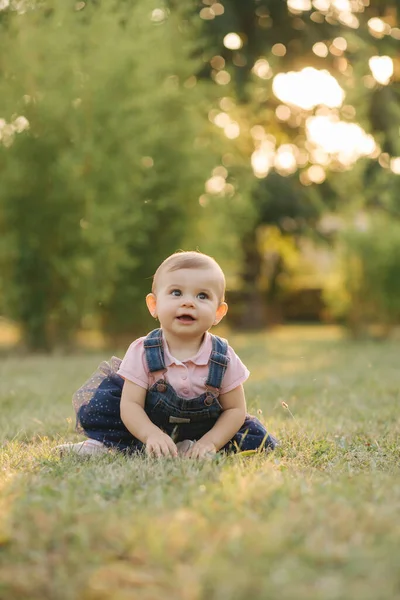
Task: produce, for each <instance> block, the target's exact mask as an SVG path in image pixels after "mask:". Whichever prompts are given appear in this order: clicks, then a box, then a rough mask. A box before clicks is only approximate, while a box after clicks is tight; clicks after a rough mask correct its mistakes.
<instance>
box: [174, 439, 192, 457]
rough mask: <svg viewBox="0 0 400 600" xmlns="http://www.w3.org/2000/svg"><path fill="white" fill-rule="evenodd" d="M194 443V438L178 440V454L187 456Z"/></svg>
mask: <svg viewBox="0 0 400 600" xmlns="http://www.w3.org/2000/svg"><path fill="white" fill-rule="evenodd" d="M193 445H194V441H193V440H183V441H182V442H178V443H177V444H176V447H177V448H178V455H179V456H185V454H186V452H187V451H188V450H190V448H191V447H192V446H193Z"/></svg>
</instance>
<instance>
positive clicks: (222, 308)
mask: <svg viewBox="0 0 400 600" xmlns="http://www.w3.org/2000/svg"><path fill="white" fill-rule="evenodd" d="M227 312H228V305H227V303H226V302H221V304H220V305H219V306H218V308H217V312H216V314H215V319H214V325H218V323H219V322H220V321H222V319H223V318H224V316H225V315H226V313H227Z"/></svg>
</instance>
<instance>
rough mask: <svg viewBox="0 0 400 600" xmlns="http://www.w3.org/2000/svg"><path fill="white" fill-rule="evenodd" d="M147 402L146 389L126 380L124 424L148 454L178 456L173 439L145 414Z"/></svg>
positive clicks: (123, 409)
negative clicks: (144, 446)
mask: <svg viewBox="0 0 400 600" xmlns="http://www.w3.org/2000/svg"><path fill="white" fill-rule="evenodd" d="M145 400H146V390H145V388H143V387H141V386H140V385H136V383H133V382H132V381H129V380H128V379H125V382H124V387H123V388H122V396H121V419H122V422H123V423H124V425H125V427H126V428H127V429H128V430H129V431H130V432H131V434H132V435H134V436H135V438H137V439H138V440H140V441H141V442H143V443H144V444H145V445H146V452H147V454H153V455H155V456H177V455H178V451H177V448H176V445H175V444H174V442H173V441H172V439H171V438H170V437H169V436H168V435H167V434H166V433H164V432H163V431H161V429H160V428H159V427H157V425H154V423H152V422H151V421H150V419H149V417H148V416H147V414H146V413H145V410H144V403H145ZM235 433H236V432H235Z"/></svg>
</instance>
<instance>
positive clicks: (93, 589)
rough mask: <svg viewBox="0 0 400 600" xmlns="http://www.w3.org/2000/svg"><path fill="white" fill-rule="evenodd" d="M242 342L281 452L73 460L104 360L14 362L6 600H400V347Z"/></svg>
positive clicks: (5, 401)
mask: <svg viewBox="0 0 400 600" xmlns="http://www.w3.org/2000/svg"><path fill="white" fill-rule="evenodd" d="M230 341H231V343H232V345H234V347H235V349H236V351H237V352H238V354H239V355H240V356H241V357H242V359H243V360H244V362H245V363H246V364H247V365H248V366H249V367H250V369H251V371H252V376H251V379H250V380H249V382H248V383H247V384H246V395H247V399H248V405H249V409H250V411H251V412H253V413H257V412H258V414H259V417H260V418H261V419H262V420H265V422H266V423H267V425H268V428H269V430H270V431H271V432H273V433H274V434H275V435H277V436H278V437H279V438H280V439H281V447H280V448H279V450H278V451H276V452H275V453H274V454H272V455H270V456H267V457H264V456H256V457H248V458H240V457H236V458H223V457H220V458H218V459H217V460H215V461H213V462H209V463H200V464H199V463H196V462H192V461H189V460H182V459H180V460H172V459H169V460H166V459H164V460H161V461H156V460H150V459H143V458H131V459H127V458H125V457H123V456H116V457H114V456H109V455H107V456H102V457H98V458H92V459H89V460H86V461H85V460H79V459H77V458H74V457H67V458H64V459H62V460H61V459H60V458H58V456H57V455H56V454H55V453H54V451H53V448H54V446H55V445H57V444H58V443H61V442H63V441H68V440H77V439H80V438H78V437H77V436H76V434H75V433H74V431H73V424H74V423H73V413H72V408H71V404H70V397H71V395H72V392H73V391H74V389H75V387H77V386H78V385H79V384H80V383H81V382H83V381H84V380H85V379H86V378H87V377H88V375H89V374H90V373H91V372H92V371H93V370H94V369H95V367H96V366H97V364H98V362H100V361H101V360H102V359H103V358H104V353H101V354H99V353H97V354H94V353H92V354H82V355H80V356H73V357H52V358H49V357H44V356H37V357H22V358H17V357H9V358H3V360H2V363H1V367H0V369H1V377H0V406H1V411H0V454H1V458H0V462H1V471H0V598H1V599H2V600H19V599H22V598H28V599H29V600H36V599H37V600H39V599H40V600H44V599H49V600H50V599H51V600H72V599H74V600H75V599H79V600H128V599H132V598H133V599H138V600H158V599H160V600H161V599H162V600H170V599H171V600H172V599H174V600H203V599H207V600H242V599H246V600H247V599H249V600H258V599H263V600H264V599H268V598H280V600H291V599H293V598H296V599H298V600H339V599H340V600H346V599H356V600H358V599H363V600H376V599H377V598H378V599H382V600H388V599H392V598H399V597H400V570H399V567H398V549H399V543H400V521H399V514H400V478H399V459H400V446H399V434H400V419H399V396H400V391H399V390H400V369H399V359H398V357H399V354H400V343H399V342H396V341H391V342H385V343H377V342H375V343H373V342H370V343H362V344H361V343H353V342H349V341H346V340H345V339H343V338H342V337H341V336H340V335H339V333H338V332H337V330H335V329H330V328H306V327H303V328H301V327H299V328H291V329H282V330H277V331H276V332H275V333H273V334H267V333H264V332H260V333H257V334H253V335H235V336H233V337H231V338H230ZM119 354H120V353H119ZM282 403H283V404H282ZM286 405H287V408H285V406H286Z"/></svg>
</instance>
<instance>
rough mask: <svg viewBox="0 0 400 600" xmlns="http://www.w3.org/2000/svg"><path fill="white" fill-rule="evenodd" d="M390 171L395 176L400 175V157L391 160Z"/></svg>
mask: <svg viewBox="0 0 400 600" xmlns="http://www.w3.org/2000/svg"><path fill="white" fill-rule="evenodd" d="M390 169H391V171H393V173H394V174H395V175H400V156H396V157H395V158H392V159H391V161H390Z"/></svg>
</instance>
